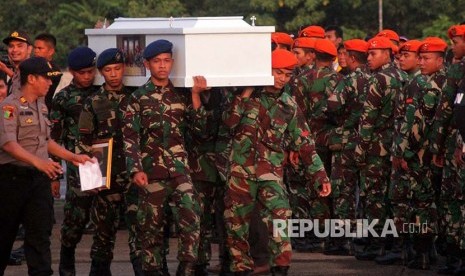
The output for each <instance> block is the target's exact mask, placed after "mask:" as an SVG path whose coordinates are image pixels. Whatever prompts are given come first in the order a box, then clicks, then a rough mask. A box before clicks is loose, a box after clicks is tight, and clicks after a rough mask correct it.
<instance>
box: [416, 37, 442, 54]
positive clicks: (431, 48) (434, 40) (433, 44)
mask: <svg viewBox="0 0 465 276" xmlns="http://www.w3.org/2000/svg"><path fill="white" fill-rule="evenodd" d="M446 50H447V43H446V42H445V41H444V40H442V39H440V38H439V37H427V38H425V40H424V41H423V43H422V44H421V45H420V48H419V50H418V51H419V52H420V53H427V52H442V53H444V52H445V51H446Z"/></svg>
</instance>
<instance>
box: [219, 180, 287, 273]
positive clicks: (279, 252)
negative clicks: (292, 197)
mask: <svg viewBox="0 0 465 276" xmlns="http://www.w3.org/2000/svg"><path fill="white" fill-rule="evenodd" d="M224 201H225V211H224V218H225V222H226V234H227V239H226V245H227V247H228V250H229V255H230V257H231V267H230V268H231V271H233V272H236V271H246V270H252V269H253V267H254V263H253V260H252V258H251V256H250V246H249V243H248V237H249V225H250V219H251V213H252V211H253V209H254V208H255V204H256V202H257V201H259V202H260V203H261V204H262V205H263V207H264V208H263V209H262V210H261V217H262V219H263V221H264V222H265V223H266V225H267V228H268V231H269V236H270V239H269V252H270V256H271V258H270V266H272V267H273V266H289V264H290V261H291V253H292V248H291V243H290V238H289V237H287V236H286V237H282V236H280V235H279V234H278V235H276V236H275V235H273V223H272V221H273V220H274V219H277V220H284V221H287V220H288V219H289V218H290V216H291V210H290V208H289V202H288V199H287V195H286V191H285V189H284V185H283V183H282V182H279V181H254V180H247V179H244V178H237V177H231V178H230V179H229V182H228V187H227V190H226V193H225V199H224Z"/></svg>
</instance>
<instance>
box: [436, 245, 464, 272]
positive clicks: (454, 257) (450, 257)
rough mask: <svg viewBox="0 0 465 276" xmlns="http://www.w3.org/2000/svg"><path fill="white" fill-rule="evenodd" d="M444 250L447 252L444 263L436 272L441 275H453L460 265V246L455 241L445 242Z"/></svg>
mask: <svg viewBox="0 0 465 276" xmlns="http://www.w3.org/2000/svg"><path fill="white" fill-rule="evenodd" d="M445 252H446V254H447V258H446V265H444V266H442V267H440V268H439V269H438V271H437V272H438V274H443V275H453V274H454V271H455V270H456V269H457V268H458V267H459V265H460V259H459V258H458V256H459V254H460V248H459V246H458V245H456V244H455V243H447V244H446V249H445Z"/></svg>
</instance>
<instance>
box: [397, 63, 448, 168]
mask: <svg viewBox="0 0 465 276" xmlns="http://www.w3.org/2000/svg"><path fill="white" fill-rule="evenodd" d="M445 79H446V75H445V71H444V70H440V71H438V72H436V73H434V74H432V75H430V76H423V75H421V77H416V78H415V79H413V81H412V82H411V83H410V84H409V85H408V86H407V87H406V89H405V90H404V99H403V104H404V105H405V114H404V116H403V119H402V121H401V122H402V123H401V126H400V128H399V132H396V133H395V136H394V149H393V155H394V156H396V157H399V158H404V159H410V158H411V157H412V156H414V155H415V154H420V157H421V156H422V154H423V153H424V151H425V150H427V149H428V139H429V136H430V133H431V131H432V125H433V119H434V114H435V112H436V108H437V106H438V104H439V99H440V98H441V94H442V90H441V89H442V87H443V85H444V82H445Z"/></svg>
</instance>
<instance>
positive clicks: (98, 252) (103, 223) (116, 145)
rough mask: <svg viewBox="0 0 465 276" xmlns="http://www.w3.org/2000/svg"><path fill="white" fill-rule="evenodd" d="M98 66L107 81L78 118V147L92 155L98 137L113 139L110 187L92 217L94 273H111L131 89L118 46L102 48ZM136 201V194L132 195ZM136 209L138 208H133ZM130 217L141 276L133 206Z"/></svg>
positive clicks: (124, 179)
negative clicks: (125, 81) (125, 82)
mask: <svg viewBox="0 0 465 276" xmlns="http://www.w3.org/2000/svg"><path fill="white" fill-rule="evenodd" d="M97 68H98V70H99V72H100V74H101V75H102V76H103V77H104V79H105V83H104V84H103V85H102V86H101V87H100V89H99V90H98V91H97V92H95V93H94V94H92V95H90V96H89V97H88V98H87V99H86V100H85V101H84V105H83V108H82V112H81V115H80V118H79V132H80V139H79V146H80V148H81V149H82V150H83V152H85V153H86V154H89V155H92V143H93V142H94V141H95V140H103V139H109V138H113V146H112V161H111V164H112V168H111V183H110V189H108V190H102V191H98V193H97V195H96V196H95V198H94V202H93V208H92V209H91V213H90V218H91V220H92V223H93V224H94V225H95V232H94V242H93V244H92V248H91V253H90V255H91V258H92V264H91V270H90V274H91V275H110V274H111V272H110V264H111V261H112V259H113V247H114V243H115V238H116V231H117V226H118V222H119V221H120V220H121V219H124V217H120V215H119V210H120V208H121V207H123V208H124V210H126V206H124V205H125V199H127V197H126V196H127V195H128V193H127V192H128V190H129V177H128V176H127V173H126V161H125V157H124V156H125V155H124V150H123V134H122V118H123V114H124V113H125V112H126V104H127V98H128V96H129V95H130V94H131V91H130V90H129V89H128V88H126V87H125V86H124V85H123V75H124V57H123V52H121V51H120V50H118V49H116V48H110V49H106V50H105V51H103V52H102V53H101V54H100V55H99V57H98V59H97ZM131 199H132V200H131V203H132V204H134V205H136V204H137V196H135V197H132V198H131ZM134 208H135V209H134ZM134 208H133V209H134V210H133V211H132V212H130V218H131V219H129V220H127V222H129V223H128V226H129V245H130V255H131V262H132V264H133V268H134V272H135V274H136V275H142V267H141V261H140V249H139V250H138V249H137V248H136V244H137V243H136V235H135V230H136V229H135V225H136V224H135V223H136V221H135V213H136V212H137V208H136V207H134Z"/></svg>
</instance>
